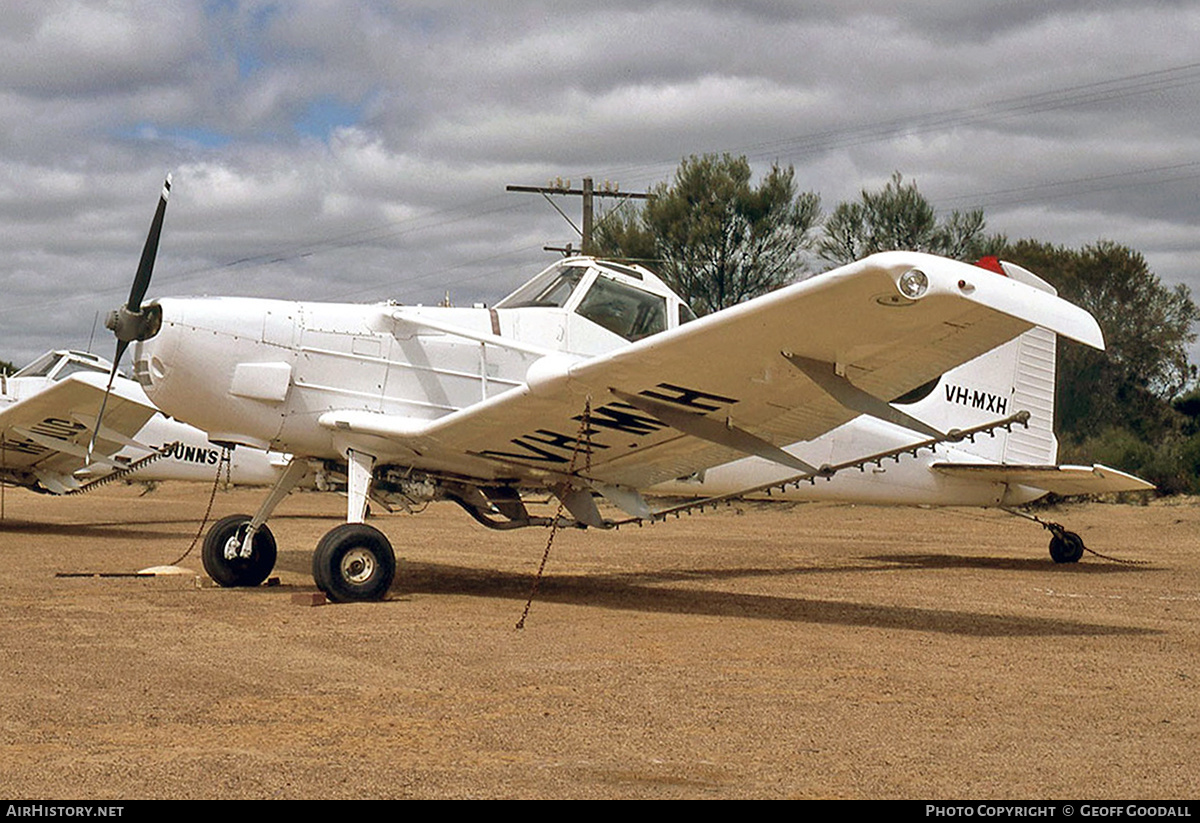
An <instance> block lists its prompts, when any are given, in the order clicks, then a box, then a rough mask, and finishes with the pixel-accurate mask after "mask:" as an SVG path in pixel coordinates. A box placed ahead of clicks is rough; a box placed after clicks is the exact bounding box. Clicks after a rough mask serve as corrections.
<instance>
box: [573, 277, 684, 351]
mask: <svg viewBox="0 0 1200 823" xmlns="http://www.w3.org/2000/svg"><path fill="white" fill-rule="evenodd" d="M576 311H577V312H578V313H579V314H580V315H581V316H583V317H586V318H587V319H588V320H591V321H592V322H593V323H595V324H596V325H598V326H603V327H604V328H606V329H608V330H609V331H610V332H613V333H614V334H619V335H621V336H622V337H624V338H625V339H626V340H630V341H632V340H641V339H642V338H643V337H648V336H649V335H651V334H657V333H658V332H660V331H663V330H664V329H666V328H667V300H666V298H665V297H660V296H659V295H656V294H650V293H648V292H644V291H642V290H641V289H635V288H633V287H632V286H627V285H625V284H624V283H618V282H617V281H615V280H610V279H609V278H607V277H604V276H601V277H597V278H596V282H595V283H593V284H592V287H591V288H590V289H588V293H587V296H586V297H584V298H583V302H582V303H580V304H579V308H578V309H576Z"/></svg>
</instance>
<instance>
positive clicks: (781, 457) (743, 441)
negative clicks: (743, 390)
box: [609, 388, 817, 474]
mask: <svg viewBox="0 0 1200 823" xmlns="http://www.w3.org/2000/svg"><path fill="white" fill-rule="evenodd" d="M609 391H610V392H612V393H613V394H614V395H616V396H617V397H619V398H621V399H622V400H623V401H625V402H626V403H628V404H629V405H631V406H633V407H634V408H636V409H638V410H640V411H644V412H645V413H646V414H649V415H652V416H653V417H656V418H658V419H659V420H661V421H662V422H663V423H666V424H667V425H668V426H670V427H671V428H673V429H675V430H676V431H681V432H683V433H684V434H688V435H691V436H692V437H696V438H699V439H700V440H707V441H708V442H710V443H716V444H717V445H720V446H725V447H727V448H730V449H734V450H735V451H739V452H741V453H742V454H752V455H755V456H757V457H761V458H763V459H764V460H770V461H771V462H772V463H779V464H780V465H783V466H787V467H788V468H790V469H796V470H797V471H801V472H805V473H811V474H815V473H816V472H817V468H816V466H811V465H809V464H808V463H805V462H804V461H803V460H801V459H800V458H798V457H796V456H795V455H792V454H789V453H788V452H785V451H784V450H783V449H781V448H779V447H778V446H776V445H775V444H774V443H768V442H767V441H766V440H763V439H762V438H761V437H757V436H755V435H753V434H751V433H750V432H748V431H746V430H745V429H739V428H738V427H737V426H735V425H733V423H732V421H726V422H725V423H722V422H721V421H720V420H714V419H713V418H711V417H707V416H705V415H703V414H696V413H695V412H686V411H680V410H679V409H675V408H672V407H671V406H668V405H667V404H666V403H659V402H658V401H657V400H651V399H650V398H648V397H644V396H642V395H640V394H627V393H625V392H623V391H621V390H619V389H613V388H610V389H609Z"/></svg>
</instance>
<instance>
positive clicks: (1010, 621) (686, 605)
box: [277, 552, 1160, 637]
mask: <svg viewBox="0 0 1200 823" xmlns="http://www.w3.org/2000/svg"><path fill="white" fill-rule="evenodd" d="M1006 562H1007V561H1006ZM1042 566H1043V567H1044V566H1045V563H1042ZM277 568H281V569H287V570H289V571H295V572H304V573H307V572H309V571H310V570H311V555H309V554H307V553H302V552H284V553H280V556H279V562H278V564H277ZM813 571H822V570H814V569H812V568H803V567H802V568H795V569H779V568H770V569H752V568H751V569H732V570H731V569H715V570H704V569H693V570H688V571H686V572H685V571H670V572H648V573H637V572H631V573H618V574H588V575H560V574H553V575H551V576H548V577H545V578H543V579H542V581H541V583H540V585H539V587H538V592H537V595H536V597H535V598H534V601H535V602H534V611H535V612H536V610H537V602H538V601H542V602H552V603H560V604H571V605H579V606H590V607H593V608H606V609H617V610H627V611H640V612H647V613H665V614H692V615H706V616H712V617H740V618H746V619H752V620H775V621H783V622H795V623H814V624H822V625H840V626H862V627H868V628H880V629H908V630H913V631H931V632H940V633H946V634H955V635H965V636H976V637H1017V636H1027V637H1040V636H1063V635H1067V636H1102V635H1145V634H1159V633H1160V632H1157V631H1155V630H1152V629H1145V628H1141V627H1136V626H1112V625H1101V624H1096V623H1083V622H1080V621H1073V620H1056V619H1049V618H1040V617H1023V616H1019V615H1003V614H988V613H981V612H975V611H970V610H969V609H930V608H920V607H912V606H879V605H873V604H866V603H850V602H844V601H835V600H819V599H814V598H806V597H785V596H779V595H763V594H746V593H738V592H723V591H712V590H703V589H691V588H680V587H675V588H672V587H669V586H664V585H663V583H664V582H669V581H672V580H675V581H681V582H682V581H685V580H686V581H693V582H704V581H711V580H726V579H735V578H746V577H755V576H788V575H803V574H806V573H812V572H813ZM837 571H848V570H847V569H845V568H839V569H837ZM849 571H855V570H853V569H851V570H849ZM862 571H878V570H877V569H862ZM533 581H534V577H533V575H532V574H521V573H513V572H501V571H495V570H487V569H472V568H465V567H461V566H450V565H446V564H439V563H414V562H405V563H403V564H402V565H401V569H400V572H399V574H398V575H397V581H396V583H395V584H394V585H393V586H392V591H391V596H392V597H393V598H397V597H403V596H404V595H406V594H445V595H468V596H476V597H490V598H504V599H509V600H513V601H516V602H524V601H525V600H526V599H527V598H528V597H529V593H530V590H531V587H532V585H533ZM515 619H516V616H515V614H514V620H515Z"/></svg>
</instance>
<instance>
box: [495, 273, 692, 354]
mask: <svg viewBox="0 0 1200 823" xmlns="http://www.w3.org/2000/svg"><path fill="white" fill-rule="evenodd" d="M533 307H536V308H557V309H564V310H566V311H568V312H574V313H575V314H578V315H579V316H580V317H583V318H586V319H587V320H590V321H592V322H593V323H595V324H596V325H598V326H600V327H602V328H604V329H607V330H608V331H610V332H612V333H613V334H617V335H620V336H621V337H623V338H625V339H626V340H629V341H630V342H632V341H635V340H641V339H642V338H643V337H649V336H650V335H652V334H657V333H658V332H661V331H666V330H667V329H669V328H675V327H676V326H678V325H679V324H680V323H686V322H687V321H688V320H694V319H695V317H696V315H695V314H693V313H692V310H691V309H690V308H688V306H687V304H686V303H684V302H683V301H682V300H680V299H679V297H678V296H677V295H676V294H675V293H674V292H672V291H671V290H670V289H669V288H667V286H666V284H665V283H663V282H662V280H660V279H659V278H658V277H656V276H655V275H654V274H653V273H652V272H650V271H648V270H647V269H644V268H642V267H641V266H630V265H625V264H623V263H612V262H608V261H601V260H595V259H593V258H590V257H575V258H569V259H567V260H563V261H562V262H560V263H557V264H555V265H553V266H551V267H550V268H548V269H546V270H545V271H543V272H542V273H541V274H539V275H538V276H537V277H534V278H533V279H532V280H530V281H529V282H528V283H526V284H525V285H524V286H522V287H521V288H519V289H517V290H516V291H515V292H513V293H512V294H510V295H509V296H508V297H505V298H504V299H503V300H501V301H500V302H499V303H497V304H496V308H497V309H519V308H533Z"/></svg>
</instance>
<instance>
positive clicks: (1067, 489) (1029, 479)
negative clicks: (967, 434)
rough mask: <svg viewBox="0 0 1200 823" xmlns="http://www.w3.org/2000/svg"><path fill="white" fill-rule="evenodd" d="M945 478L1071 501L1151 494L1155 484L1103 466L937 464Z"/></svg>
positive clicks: (934, 466) (936, 467)
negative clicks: (1081, 497) (1072, 498)
mask: <svg viewBox="0 0 1200 823" xmlns="http://www.w3.org/2000/svg"><path fill="white" fill-rule="evenodd" d="M932 468H933V469H934V470H935V471H938V472H941V473H942V474H948V475H950V476H957V477H973V478H976V479H978V480H984V481H991V482H993V483H1007V484H1009V485H1020V486H1032V487H1033V488H1035V489H1042V490H1044V491H1048V492H1050V493H1052V494H1058V495H1062V496H1063V497H1068V496H1070V495H1076V494H1113V493H1116V492H1140V491H1150V490H1152V489H1153V488H1154V484H1153V483H1147V482H1146V481H1145V480H1142V479H1141V478H1140V477H1134V476H1133V475H1132V474H1126V473H1125V472H1123V471H1120V470H1118V469H1113V468H1109V467H1108V466H1101V465H1099V464H1096V465H1092V466H1017V465H1007V466H1002V465H997V464H994V463H934V464H933V467H932Z"/></svg>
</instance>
